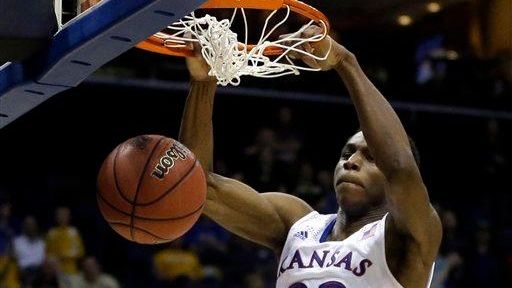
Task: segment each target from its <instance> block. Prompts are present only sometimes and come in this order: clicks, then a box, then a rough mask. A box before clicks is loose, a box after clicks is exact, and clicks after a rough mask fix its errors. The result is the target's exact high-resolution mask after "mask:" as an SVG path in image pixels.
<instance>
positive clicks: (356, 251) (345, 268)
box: [180, 26, 442, 288]
mask: <svg viewBox="0 0 512 288" xmlns="http://www.w3.org/2000/svg"><path fill="white" fill-rule="evenodd" d="M319 33H321V29H320V28H319V27H316V26H314V27H310V28H308V29H307V30H306V31H305V32H304V34H305V35H304V37H305V38H306V37H310V36H311V35H313V34H319ZM331 44H332V46H331ZM329 47H331V50H330V53H329V56H328V57H327V59H326V60H325V61H315V60H314V59H312V58H303V59H302V60H303V61H304V62H305V63H307V64H308V65H310V66H312V67H318V68H321V69H322V70H330V69H335V70H336V72H337V73H338V74H339V76H340V78H341V79H342V80H343V82H344V83H345V86H346V87H347V88H348V91H349V93H350V97H351V98H352V101H353V103H354V106H355V109H356V111H357V115H358V118H359V123H360V126H361V129H362V131H361V132H357V133H355V134H354V135H352V137H350V139H349V140H348V141H347V143H346V144H345V146H344V147H343V149H342V150H341V157H340V159H339V162H338V164H337V165H336V168H335V170H334V183H333V184H334V186H335V190H336V199H337V202H338V204H339V211H338V213H337V214H333V215H321V214H319V213H317V212H316V211H314V210H313V209H312V208H311V207H310V206H309V205H308V204H307V203H305V202H304V201H302V200H301V199H298V198H296V197H294V196H292V195H288V194H284V193H258V192H257V191H255V190H254V189H252V188H251V187H249V186H247V185H245V184H243V183H240V182H238V181H236V180H233V179H229V178H226V177H222V176H220V175H217V174H214V173H213V172H211V163H212V152H213V137H212V135H213V132H212V122H211V117H212V108H213V100H214V93H215V87H216V84H215V80H214V79H212V78H210V77H208V75H207V71H208V67H207V65H206V63H205V62H204V61H203V60H202V59H201V58H199V57H196V58H191V59H188V60H187V64H188V68H189V71H190V74H191V78H192V80H191V88H190V93H189V96H188V99H187V103H186V107H185V111H184V115H183V122H182V126H181V133H180V140H181V142H182V143H184V144H185V145H187V146H188V147H189V148H190V149H191V150H192V151H194V152H195V154H196V156H197V157H198V159H199V160H200V161H201V163H202V165H203V167H204V169H205V171H207V172H208V195H207V203H206V207H205V210H204V213H205V215H207V216H208V217H210V218H211V219H213V220H214V221H216V222H217V223H219V224H220V225H222V226H223V227H225V228H226V229H227V230H229V231H231V232H233V233H235V234H237V235H239V236H241V237H244V238H246V239H249V240H251V241H253V242H256V243H259V244H261V245H264V246H266V247H269V248H271V249H273V250H274V251H275V252H276V253H277V255H280V261H279V267H278V271H277V284H276V286H277V287H278V288H327V287H329V288H342V287H346V288H360V287H361V288H362V287H378V288H383V287H386V288H388V287H407V288H424V287H426V286H429V285H430V284H429V283H430V279H431V273H432V269H433V263H434V259H435V258H436V255H437V252H438V249H439V245H440V241H441V233H442V228H441V223H440V220H439V217H438V215H437V214H436V211H435V210H434V208H433V207H432V205H431V204H430V201H429V197H428V193H427V189H426V187H425V185H424V184H423V181H422V178H421V175H420V172H419V169H418V167H417V164H416V162H415V158H414V155H413V151H412V150H411V146H410V144H409V141H408V137H407V134H406V132H405V130H404V128H403V127H402V124H401V123H400V120H399V119H398V117H397V115H396V114H395V112H394V111H393V109H392V108H391V106H390V104H389V103H388V102H387V101H386V99H385V98H384V97H383V96H382V95H381V94H380V93H379V91H378V90H377V89H376V88H375V87H374V86H373V84H372V83H371V82H370V81H369V80H368V78H367V77H366V76H365V74H364V73H363V71H362V69H361V67H360V66H359V64H358V62H357V60H356V57H355V56H354V55H353V54H352V53H351V52H349V51H348V50H347V49H346V48H345V47H343V46H342V45H340V44H338V43H336V42H335V41H334V40H332V39H331V38H330V37H326V38H325V39H324V40H322V41H319V42H316V43H314V44H311V45H310V46H309V45H307V46H305V47H303V49H305V50H307V51H310V52H312V53H314V54H315V55H317V56H323V55H325V53H327V51H328V50H329ZM297 57H300V56H297ZM333 133H336V131H333Z"/></svg>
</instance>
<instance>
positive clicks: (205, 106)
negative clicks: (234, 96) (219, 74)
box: [179, 80, 217, 171]
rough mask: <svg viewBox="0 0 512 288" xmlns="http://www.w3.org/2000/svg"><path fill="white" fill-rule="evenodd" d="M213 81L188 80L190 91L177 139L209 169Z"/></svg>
mask: <svg viewBox="0 0 512 288" xmlns="http://www.w3.org/2000/svg"><path fill="white" fill-rule="evenodd" d="M216 87H217V85H216V82H215V81H194V80H192V81H191V82H190V91H189V95H188V97H187V101H186V103H185V108H184V111H183V116H182V121H181V128H180V135H179V141H180V142H181V143H183V144H184V145H186V146H187V147H188V148H189V149H190V150H191V151H192V152H194V154H195V155H196V158H197V159H198V160H199V161H200V162H201V165H203V169H204V170H205V171H208V170H210V168H211V165H212V160H213V159H212V158H213V127H212V111H213V99H214V95H215V90H216Z"/></svg>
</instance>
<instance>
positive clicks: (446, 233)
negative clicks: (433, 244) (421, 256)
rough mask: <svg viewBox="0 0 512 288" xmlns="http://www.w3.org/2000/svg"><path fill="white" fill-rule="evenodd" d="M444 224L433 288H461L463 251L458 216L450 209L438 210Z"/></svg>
mask: <svg viewBox="0 0 512 288" xmlns="http://www.w3.org/2000/svg"><path fill="white" fill-rule="evenodd" d="M437 210H438V211H439V215H440V218H441V221H442V223H443V240H442V243H441V248H440V250H439V255H438V256H437V259H436V265H435V268H434V278H433V280H432V288H452V287H460V286H461V285H462V284H461V278H462V268H463V267H462V266H463V264H464V261H463V258H462V255H461V253H462V250H463V249H464V244H463V243H462V240H461V239H460V238H461V237H460V235H459V229H458V227H459V226H458V223H459V222H458V220H457V215H456V214H455V212H454V211H452V210H449V209H442V208H440V207H438V208H437Z"/></svg>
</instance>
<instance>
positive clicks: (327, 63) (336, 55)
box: [289, 25, 352, 71]
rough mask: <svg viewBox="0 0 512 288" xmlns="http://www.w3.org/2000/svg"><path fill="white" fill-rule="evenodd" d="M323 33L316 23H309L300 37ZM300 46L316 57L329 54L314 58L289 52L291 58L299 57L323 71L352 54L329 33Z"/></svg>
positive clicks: (312, 66)
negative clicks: (323, 58) (315, 40)
mask: <svg viewBox="0 0 512 288" xmlns="http://www.w3.org/2000/svg"><path fill="white" fill-rule="evenodd" d="M323 33H324V31H323V28H321V27H319V26H316V25H310V26H309V27H308V28H306V29H305V30H304V31H303V32H302V34H301V38H310V37H312V36H315V35H322V34H323ZM300 48H301V49H302V50H304V51H306V52H308V53H311V54H313V55H315V56H317V57H324V56H325V55H326V54H329V55H327V58H326V59H325V60H316V59H314V58H313V57H310V56H307V55H304V54H302V53H296V52H290V53H289V56H290V57H291V58H292V59H301V60H302V61H303V62H304V63H306V64H307V65H308V66H310V67H311V68H316V69H321V70H323V71H326V70H330V69H332V68H334V67H336V65H338V64H340V63H341V62H342V61H343V60H345V59H346V58H347V57H348V56H350V55H351V54H352V53H351V52H350V51H348V50H347V48H345V47H344V46H343V45H340V44H339V43H338V42H336V41H334V40H333V39H332V38H331V37H330V36H329V35H327V36H325V38H323V39H322V40H320V41H317V42H306V43H304V44H302V45H301V47H300Z"/></svg>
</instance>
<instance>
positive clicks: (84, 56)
mask: <svg viewBox="0 0 512 288" xmlns="http://www.w3.org/2000/svg"><path fill="white" fill-rule="evenodd" d="M204 2H205V0H104V1H102V2H100V4H98V5H96V6H94V7H93V8H91V9H89V10H88V11H87V12H85V13H83V14H81V15H80V16H78V17H76V18H75V19H73V20H72V21H70V22H69V23H67V24H66V26H65V27H64V28H63V29H62V30H61V31H59V32H58V33H57V34H56V35H55V37H54V38H53V40H52V41H51V43H50V45H49V47H48V49H47V50H46V51H45V52H44V53H40V54H39V55H37V56H35V57H34V58H32V59H29V60H27V61H25V62H23V63H21V64H20V63H10V64H6V65H4V66H2V67H0V128H2V127H4V126H5V125H7V124H9V123H10V122H11V121H13V120H15V119H16V118H18V117H20V116H21V115H23V114H24V113H26V112H27V111H29V110H30V109H32V108H34V107H36V106H37V105H39V104H40V103H42V102H43V101H45V100H46V99H48V98H50V97H51V96H53V95H55V94H57V93H59V92H62V91H64V90H66V89H69V88H71V87H75V86H77V85H78V84H80V83H81V82H82V81H83V80H84V79H85V78H87V77H88V76H89V75H90V74H92V73H93V72H94V71H96V70H97V69H98V68H100V67H101V66H102V65H104V64H105V63H107V62H108V61H110V60H112V59H113V58H115V57H117V56H119V55H120V54H122V53H123V52H125V51H126V50H128V49H130V48H132V47H133V46H135V45H136V44H137V43H139V42H140V41H142V40H144V39H146V38H148V37H149V36H151V35H152V34H154V33H156V32H158V31H160V30H161V29H162V28H164V27H165V26H167V25H168V24H170V23H171V22H174V21H176V20H178V19H180V18H182V17H183V16H184V15H187V14H188V13H190V12H192V11H193V10H195V9H196V8H197V7H199V6H200V5H201V4H202V3H204ZM20 21H24V20H23V19H20Z"/></svg>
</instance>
